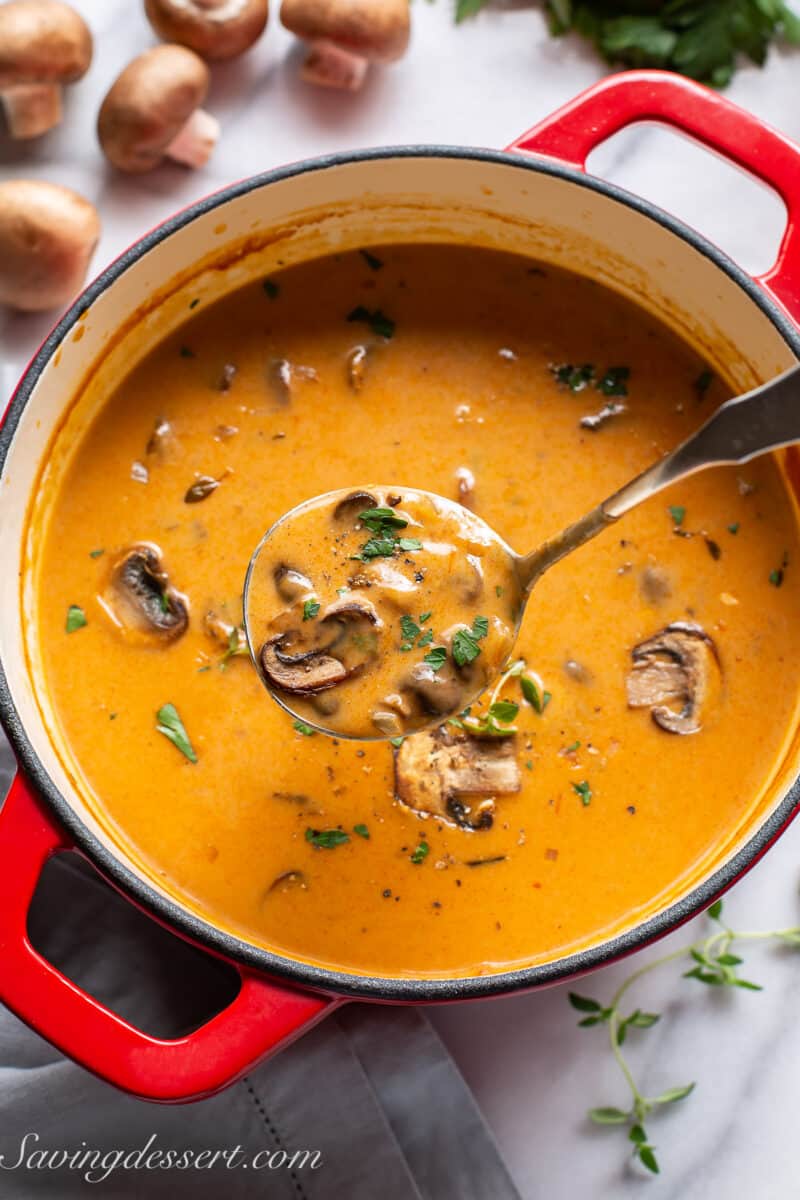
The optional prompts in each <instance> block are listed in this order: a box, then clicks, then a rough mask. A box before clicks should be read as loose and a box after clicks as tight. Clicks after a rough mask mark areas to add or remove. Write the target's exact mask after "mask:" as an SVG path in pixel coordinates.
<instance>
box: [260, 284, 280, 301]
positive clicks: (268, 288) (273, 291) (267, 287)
mask: <svg viewBox="0 0 800 1200" xmlns="http://www.w3.org/2000/svg"><path fill="white" fill-rule="evenodd" d="M261 286H262V287H263V289H264V291H265V292H266V294H267V295H268V296H269V298H270V300H276V299H277V297H278V292H279V291H280V290H281V289H280V288H279V287H278V285H277V283H276V282H275V280H274V279H265V280H264V282H263V283H262V285H261Z"/></svg>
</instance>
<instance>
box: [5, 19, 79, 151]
mask: <svg viewBox="0 0 800 1200" xmlns="http://www.w3.org/2000/svg"><path fill="white" fill-rule="evenodd" d="M91 61H92V35H91V33H90V32H89V27H88V25H87V24H86V22H85V21H84V19H83V17H81V16H79V14H78V13H76V12H75V10H74V9H73V8H70V6H69V5H68V4H62V3H60V0H10V2H9V3H7V4H0V102H1V103H2V106H3V109H4V110H5V117H6V125H7V127H8V132H9V134H10V135H11V137H12V138H19V139H23V138H34V137H39V136H40V135H41V134H43V133H47V131H48V129H52V128H53V126H54V125H58V124H59V122H60V121H61V116H62V110H61V93H62V89H63V87H64V85H65V84H68V83H74V82H75V81H76V80H78V79H80V78H81V77H82V76H83V75H85V74H86V72H87V71H88V69H89V64H90V63H91Z"/></svg>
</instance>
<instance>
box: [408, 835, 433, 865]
mask: <svg viewBox="0 0 800 1200" xmlns="http://www.w3.org/2000/svg"><path fill="white" fill-rule="evenodd" d="M430 852H431V848H430V846H429V845H428V843H427V842H426V841H420V843H419V845H418V846H417V848H416V850H415V851H414V852H413V854H409V856H408V857H409V858H410V859H411V861H412V863H413V864H414V866H415V867H418V866H420V864H421V863H424V862H425V859H426V858H427V857H428V855H429V854H430Z"/></svg>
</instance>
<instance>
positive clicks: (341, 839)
mask: <svg viewBox="0 0 800 1200" xmlns="http://www.w3.org/2000/svg"><path fill="white" fill-rule="evenodd" d="M306 841H307V842H310V843H311V845H312V846H316V847H317V849H318V850H335V849H336V847H337V846H343V845H344V844H345V842H349V841H350V835H349V834H348V833H345V831H344V830H343V829H307V830H306Z"/></svg>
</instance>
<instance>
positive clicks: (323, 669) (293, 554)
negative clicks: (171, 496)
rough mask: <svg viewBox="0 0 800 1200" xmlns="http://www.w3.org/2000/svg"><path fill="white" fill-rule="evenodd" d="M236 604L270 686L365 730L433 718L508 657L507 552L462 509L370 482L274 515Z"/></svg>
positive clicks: (307, 711)
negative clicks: (241, 609)
mask: <svg viewBox="0 0 800 1200" xmlns="http://www.w3.org/2000/svg"><path fill="white" fill-rule="evenodd" d="M244 604H245V616H246V626H247V631H248V634H249V638H250V642H251V645H253V648H254V651H255V654H256V660H257V665H258V667H259V670H260V671H261V674H262V677H263V679H264V682H265V683H266V685H267V687H268V688H269V689H270V690H271V691H272V692H273V694H275V696H276V697H277V698H279V699H280V700H281V702H282V703H283V704H285V706H286V707H287V709H288V710H289V711H290V712H292V713H293V714H294V715H295V716H300V717H305V718H306V719H307V720H308V721H309V722H310V723H311V724H312V725H313V724H316V725H319V726H321V727H322V728H323V729H326V730H329V731H332V732H336V733H342V734H345V735H347V736H350V737H360V738H367V739H370V738H376V737H398V736H399V735H403V734H407V733H412V732H413V731H414V730H417V729H423V728H425V727H426V726H428V725H431V724H434V723H436V718H437V716H438V719H439V721H443V720H444V719H445V717H449V716H451V715H455V714H456V713H458V712H459V710H461V709H463V708H464V706H465V705H466V704H467V703H468V701H469V700H472V699H473V698H474V697H475V696H476V695H477V694H478V693H479V692H481V691H483V690H484V688H485V687H486V686H487V685H488V684H489V683H490V682H492V680H493V678H494V676H495V675H496V674H497V673H498V671H499V669H500V668H501V667H502V666H503V664H504V663H505V662H506V660H507V659H508V655H509V653H510V651H511V649H512V646H513V644H514V635H515V633H516V626H517V621H518V620H519V616H520V613H521V609H522V596H521V590H520V587H519V582H518V578H517V571H516V563H515V558H514V556H513V554H512V553H511V552H510V551H509V549H508V547H507V546H504V545H503V543H502V541H501V540H500V539H499V538H498V537H497V535H496V534H494V533H493V531H492V530H491V529H489V528H488V526H486V525H485V524H484V523H483V521H481V520H479V519H478V518H477V517H476V516H475V515H474V514H473V513H470V512H467V511H466V509H464V508H462V506H461V505H460V504H454V503H452V502H451V501H448V500H445V499H443V497H440V496H431V495H428V494H427V493H424V492H422V493H420V492H415V491H413V490H412V489H409V488H400V489H398V490H396V491H394V492H391V491H389V492H387V491H385V490H382V489H378V488H375V487H370V488H369V489H368V490H362V489H360V490H357V491H351V492H336V493H334V494H333V496H319V497H316V498H315V499H314V500H312V501H310V502H308V503H305V504H302V505H300V506H299V507H298V508H297V509H295V510H294V511H293V512H291V513H288V514H287V515H286V516H285V517H284V518H282V519H281V520H280V521H278V523H277V524H276V525H275V526H274V528H273V529H271V530H270V531H269V532H268V534H267V535H266V536H265V538H264V541H263V543H262V544H261V546H260V548H259V550H258V552H257V554H256V556H255V558H254V560H253V564H252V567H251V569H250V571H249V573H248V579H247V584H246V588H245V599H244ZM412 613H413V616H412Z"/></svg>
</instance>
